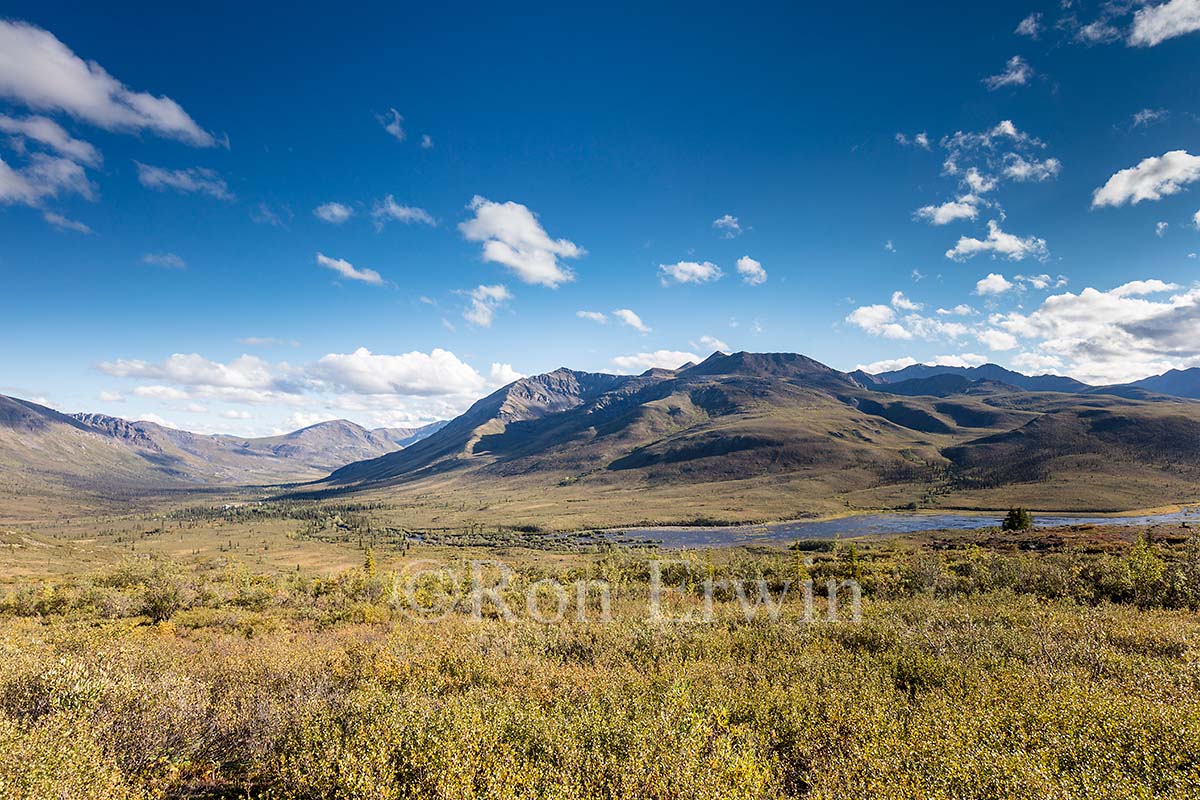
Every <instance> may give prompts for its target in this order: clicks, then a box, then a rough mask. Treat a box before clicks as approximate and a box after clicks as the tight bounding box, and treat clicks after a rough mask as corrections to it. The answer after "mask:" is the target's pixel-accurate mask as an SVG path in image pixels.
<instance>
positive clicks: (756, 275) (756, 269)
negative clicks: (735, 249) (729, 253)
mask: <svg viewBox="0 0 1200 800" xmlns="http://www.w3.org/2000/svg"><path fill="white" fill-rule="evenodd" d="M737 271H738V274H739V275H741V276H742V281H743V282H745V283H748V284H750V285H751V286H762V285H763V284H764V283H766V282H767V271H766V270H765V269H763V265H762V264H761V263H760V262H758V261H755V260H754V259H753V258H751V257H750V256H742V257H741V258H739V259H738V260H737Z"/></svg>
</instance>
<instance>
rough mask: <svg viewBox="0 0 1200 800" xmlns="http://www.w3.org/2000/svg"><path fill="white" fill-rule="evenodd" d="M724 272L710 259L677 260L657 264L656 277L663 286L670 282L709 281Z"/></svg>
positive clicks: (717, 277)
mask: <svg viewBox="0 0 1200 800" xmlns="http://www.w3.org/2000/svg"><path fill="white" fill-rule="evenodd" d="M724 274H725V273H723V272H721V268H720V267H718V266H717V265H716V264H714V263H712V262H711V261H678V262H676V263H674V264H659V265H658V278H659V280H660V281H661V282H662V285H663V286H669V285H671V284H672V283H709V282H710V281H715V280H718V279H719V278H720V277H721V276H722V275H724Z"/></svg>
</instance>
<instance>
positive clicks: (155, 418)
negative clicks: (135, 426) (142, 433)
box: [134, 413, 181, 430]
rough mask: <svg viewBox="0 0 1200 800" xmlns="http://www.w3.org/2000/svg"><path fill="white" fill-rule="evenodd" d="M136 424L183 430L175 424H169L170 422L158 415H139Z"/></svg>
mask: <svg viewBox="0 0 1200 800" xmlns="http://www.w3.org/2000/svg"><path fill="white" fill-rule="evenodd" d="M134 422H150V423H153V424H155V425H161V426H162V427H164V428H173V429H175V430H181V428H180V427H179V425H176V424H175V423H174V422H169V421H168V420H165V419H163V418H162V417H160V416H159V415H158V414H154V413H149V414H139V415H138V417H137V419H135V420H134Z"/></svg>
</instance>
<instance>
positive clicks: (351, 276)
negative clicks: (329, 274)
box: [317, 253, 384, 286]
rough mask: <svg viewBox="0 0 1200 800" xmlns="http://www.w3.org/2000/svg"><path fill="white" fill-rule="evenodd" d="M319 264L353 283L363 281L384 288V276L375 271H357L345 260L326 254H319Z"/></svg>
mask: <svg viewBox="0 0 1200 800" xmlns="http://www.w3.org/2000/svg"><path fill="white" fill-rule="evenodd" d="M317 263H318V264H319V265H321V266H322V267H325V268H326V269H331V270H333V271H334V272H336V273H337V274H339V275H341V276H342V277H343V278H346V279H348V280H352V281H362V282H363V283H369V284H371V285H372V286H382V285H383V283H384V281H383V276H382V275H380V274H379V273H378V272H376V271H375V270H373V269H356V268H355V267H354V265H353V264H351V263H350V262H349V261H347V260H345V259H344V258H330V257H329V256H327V255H325V254H324V253H317Z"/></svg>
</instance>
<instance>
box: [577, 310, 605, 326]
mask: <svg viewBox="0 0 1200 800" xmlns="http://www.w3.org/2000/svg"><path fill="white" fill-rule="evenodd" d="M575 316H577V317H579V318H580V319H587V320H591V321H592V322H598V323H600V324H601V325H604V324H605V323H607V322H608V315H606V314H605V313H604V312H603V311H576V312H575Z"/></svg>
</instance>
